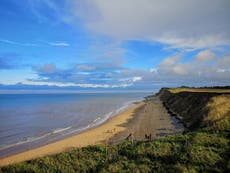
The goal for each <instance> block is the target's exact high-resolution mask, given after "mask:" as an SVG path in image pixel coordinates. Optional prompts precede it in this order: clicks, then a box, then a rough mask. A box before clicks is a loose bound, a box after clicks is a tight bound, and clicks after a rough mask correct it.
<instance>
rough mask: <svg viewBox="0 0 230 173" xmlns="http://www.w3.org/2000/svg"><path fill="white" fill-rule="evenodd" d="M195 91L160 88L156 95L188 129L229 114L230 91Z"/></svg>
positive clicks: (215, 120) (204, 124) (201, 125)
mask: <svg viewBox="0 0 230 173" xmlns="http://www.w3.org/2000/svg"><path fill="white" fill-rule="evenodd" d="M197 91H198V92H196V90H195V89H193V90H190V89H187V91H186V89H181V92H180V90H178V89H167V88H162V89H161V90H160V92H159V93H158V94H157V96H158V97H159V98H160V99H161V100H162V101H163V104H164V106H165V107H166V108H167V110H168V111H169V113H170V114H171V115H173V116H176V117H177V118H178V119H180V120H181V121H182V122H183V124H184V125H185V127H186V128H187V129H189V130H193V129H196V128H199V127H205V126H207V125H210V123H214V122H218V121H221V120H222V119H224V118H225V117H227V116H228V115H230V93H228V92H213V90H211V89H210V91H209V90H204V91H203V92H201V91H200V90H197ZM217 110H218V111H217ZM215 111H216V112H215Z"/></svg>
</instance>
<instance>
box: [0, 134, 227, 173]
mask: <svg viewBox="0 0 230 173" xmlns="http://www.w3.org/2000/svg"><path fill="white" fill-rule="evenodd" d="M228 142H229V140H228V139H227V138H226V136H222V135H217V134H208V133H207V132H197V133H188V134H186V135H179V136H171V137H164V138H161V139H157V140H155V141H153V142H136V143H134V144H132V143H130V142H124V143H122V144H119V145H116V146H110V147H108V148H106V147H105V146H102V145H97V146H89V147H85V148H82V149H73V150H71V151H68V152H65V153H61V154H56V155H52V156H47V157H42V158H39V159H35V160H31V161H26V162H22V163H18V164H15V165H10V166H7V167H4V168H1V171H2V172H11V173H15V172H50V173H54V172H70V173H71V172H162V173H163V172H172V173H176V172H224V171H226V172H227V171H228V167H227V165H228V159H229V158H228V155H227V153H228V151H229V146H228Z"/></svg>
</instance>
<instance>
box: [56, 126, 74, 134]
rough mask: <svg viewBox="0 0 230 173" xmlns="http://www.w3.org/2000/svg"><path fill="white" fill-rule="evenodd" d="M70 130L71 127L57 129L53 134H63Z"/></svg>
mask: <svg viewBox="0 0 230 173" xmlns="http://www.w3.org/2000/svg"><path fill="white" fill-rule="evenodd" d="M70 128H71V126H69V127H66V128H60V129H56V130H54V131H53V132H52V133H60V132H63V131H66V130H69V129H70Z"/></svg>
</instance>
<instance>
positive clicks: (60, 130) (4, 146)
mask: <svg viewBox="0 0 230 173" xmlns="http://www.w3.org/2000/svg"><path fill="white" fill-rule="evenodd" d="M70 128H71V126H69V127H66V128H61V129H56V130H54V131H52V132H49V133H46V134H44V135H42V136H37V137H28V138H26V139H25V140H23V141H19V142H17V143H14V144H9V145H3V146H0V150H3V149H7V148H10V147H14V146H17V145H22V144H26V143H29V142H34V141H37V140H40V139H43V138H45V137H48V136H50V135H52V134H57V133H60V132H63V131H65V130H69V129H70Z"/></svg>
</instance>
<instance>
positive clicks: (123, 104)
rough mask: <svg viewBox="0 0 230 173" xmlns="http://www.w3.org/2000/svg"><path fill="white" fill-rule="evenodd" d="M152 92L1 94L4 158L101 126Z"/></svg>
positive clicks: (0, 134) (1, 154)
mask: <svg viewBox="0 0 230 173" xmlns="http://www.w3.org/2000/svg"><path fill="white" fill-rule="evenodd" d="M149 94H150V93H146V92H135V93H69V94H66V93H62V94H54V93H53V94H0V158H2V157H6V156H9V155H12V154H16V153H19V152H22V151H25V150H28V149H33V148H36V147H39V146H42V145H45V144H49V143H52V142H55V141H58V140H61V139H64V138H66V137H68V136H71V135H74V134H78V133H81V132H83V131H85V130H88V129H90V128H93V127H95V126H98V125H100V124H102V123H103V122H105V121H106V120H108V119H110V118H111V117H113V116H115V115H117V114H119V113H120V112H122V111H124V110H125V109H127V108H129V107H130V106H132V105H133V104H134V102H136V101H140V100H143V98H144V97H145V96H147V95H149Z"/></svg>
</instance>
